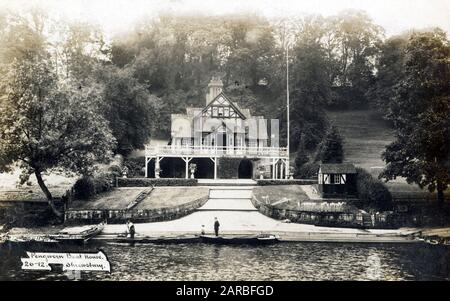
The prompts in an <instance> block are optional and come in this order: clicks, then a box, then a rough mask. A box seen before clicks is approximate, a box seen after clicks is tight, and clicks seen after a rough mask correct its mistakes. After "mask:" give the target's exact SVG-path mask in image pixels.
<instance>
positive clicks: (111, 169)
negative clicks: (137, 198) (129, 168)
mask: <svg viewBox="0 0 450 301" xmlns="http://www.w3.org/2000/svg"><path fill="white" fill-rule="evenodd" d="M108 172H110V173H111V174H113V175H115V176H117V177H121V176H122V168H120V166H119V165H111V166H110V167H109V168H108Z"/></svg>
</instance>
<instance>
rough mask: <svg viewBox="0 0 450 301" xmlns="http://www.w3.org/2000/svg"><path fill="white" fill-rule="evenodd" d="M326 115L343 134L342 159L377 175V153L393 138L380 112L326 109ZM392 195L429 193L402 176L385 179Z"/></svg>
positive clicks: (379, 168) (380, 167)
mask: <svg viewBox="0 0 450 301" xmlns="http://www.w3.org/2000/svg"><path fill="white" fill-rule="evenodd" d="M327 115H328V117H329V118H330V120H331V121H332V123H333V124H334V125H336V126H337V127H338V129H339V132H340V133H341V135H342V136H343V138H344V155H345V158H344V161H345V162H349V163H353V164H355V165H356V166H358V167H361V168H364V169H365V170H367V171H368V172H370V173H371V174H372V175H373V176H374V177H378V175H379V174H380V173H381V171H382V170H383V168H384V167H385V165H386V164H385V162H384V161H383V160H382V159H381V154H382V152H383V151H384V150H385V148H386V146H387V145H388V144H390V143H391V142H392V141H394V132H395V131H394V129H393V128H392V127H391V126H390V125H389V124H388V122H387V121H384V120H383V119H382V118H381V117H380V116H378V115H376V114H374V113H373V112H372V111H369V110H354V111H328V112H327ZM386 186H387V187H388V189H389V191H391V193H392V195H393V196H394V197H411V198H420V197H427V196H428V197H429V196H430V194H429V192H428V190H426V189H424V190H422V189H420V188H419V186H418V185H415V184H408V183H407V182H406V180H405V179H404V178H401V177H399V178H397V179H395V180H393V181H389V182H388V183H386Z"/></svg>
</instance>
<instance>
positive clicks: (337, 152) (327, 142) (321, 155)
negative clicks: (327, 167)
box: [314, 126, 344, 163]
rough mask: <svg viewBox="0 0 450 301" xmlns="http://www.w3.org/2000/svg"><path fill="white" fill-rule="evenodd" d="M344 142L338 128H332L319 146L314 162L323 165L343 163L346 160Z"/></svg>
mask: <svg viewBox="0 0 450 301" xmlns="http://www.w3.org/2000/svg"><path fill="white" fill-rule="evenodd" d="M342 144H343V141H342V137H341V135H340V134H339V131H338V129H337V128H336V127H334V126H333V127H331V129H330V131H329V132H328V134H327V135H326V137H325V138H324V139H323V141H322V142H321V143H320V144H319V146H318V148H317V153H316V158H315V160H314V161H316V162H317V161H321V162H322V163H342V161H343V160H344V149H343V147H342Z"/></svg>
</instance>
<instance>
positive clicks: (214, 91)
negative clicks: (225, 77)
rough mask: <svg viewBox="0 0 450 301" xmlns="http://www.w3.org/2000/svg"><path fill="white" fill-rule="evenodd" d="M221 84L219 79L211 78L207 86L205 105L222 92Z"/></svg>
mask: <svg viewBox="0 0 450 301" xmlns="http://www.w3.org/2000/svg"><path fill="white" fill-rule="evenodd" d="M222 89H223V83H222V81H221V80H220V78H218V77H215V76H213V77H212V78H211V81H210V82H209V84H208V92H206V105H208V104H209V103H210V102H211V101H212V100H213V99H214V98H215V97H216V96H217V95H219V94H220V93H221V92H222Z"/></svg>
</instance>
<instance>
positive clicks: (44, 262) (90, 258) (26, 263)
mask: <svg viewBox="0 0 450 301" xmlns="http://www.w3.org/2000/svg"><path fill="white" fill-rule="evenodd" d="M27 256H28V258H21V259H20V260H21V261H22V269H23V270H41V271H51V269H52V268H51V266H50V264H61V265H62V267H63V271H102V272H111V267H110V264H109V261H108V259H107V258H106V255H105V253H103V252H102V251H99V252H97V253H46V252H27Z"/></svg>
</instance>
